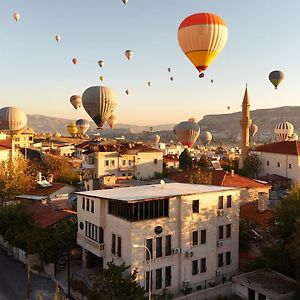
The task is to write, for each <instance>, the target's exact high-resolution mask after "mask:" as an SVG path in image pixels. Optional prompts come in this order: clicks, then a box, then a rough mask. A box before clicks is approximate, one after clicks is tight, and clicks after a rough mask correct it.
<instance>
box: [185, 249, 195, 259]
mask: <svg viewBox="0 0 300 300" xmlns="http://www.w3.org/2000/svg"><path fill="white" fill-rule="evenodd" d="M186 256H187V258H191V257H193V256H194V251H193V250H188V251H186Z"/></svg>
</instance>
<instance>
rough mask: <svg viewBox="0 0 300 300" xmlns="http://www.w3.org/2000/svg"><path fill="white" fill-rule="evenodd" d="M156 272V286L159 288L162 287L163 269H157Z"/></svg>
mask: <svg viewBox="0 0 300 300" xmlns="http://www.w3.org/2000/svg"><path fill="white" fill-rule="evenodd" d="M155 273H156V274H155V288H156V289H157V290H159V289H161V288H162V282H161V280H162V269H156V272H155Z"/></svg>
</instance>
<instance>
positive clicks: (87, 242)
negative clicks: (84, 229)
mask: <svg viewBox="0 0 300 300" xmlns="http://www.w3.org/2000/svg"><path fill="white" fill-rule="evenodd" d="M77 244H78V245H80V246H81V247H82V248H84V249H86V250H88V251H90V252H92V253H94V254H95V255H97V256H103V255H104V246H105V244H103V243H102V244H99V243H98V242H96V241H94V240H92V239H90V238H88V237H86V236H82V235H80V234H77Z"/></svg>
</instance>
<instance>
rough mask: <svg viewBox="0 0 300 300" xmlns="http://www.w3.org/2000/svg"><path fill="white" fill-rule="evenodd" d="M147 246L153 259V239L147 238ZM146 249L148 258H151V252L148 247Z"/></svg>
mask: <svg viewBox="0 0 300 300" xmlns="http://www.w3.org/2000/svg"><path fill="white" fill-rule="evenodd" d="M146 247H147V248H148V249H149V251H150V253H151V259H152V257H153V249H152V239H147V240H146ZM145 251H146V260H149V259H150V257H149V252H148V250H146V249H145Z"/></svg>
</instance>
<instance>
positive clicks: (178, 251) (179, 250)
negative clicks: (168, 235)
mask: <svg viewBox="0 0 300 300" xmlns="http://www.w3.org/2000/svg"><path fill="white" fill-rule="evenodd" d="M172 251H173V254H179V253H180V252H181V249H180V248H174V249H173V250H172Z"/></svg>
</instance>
